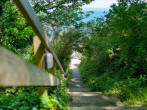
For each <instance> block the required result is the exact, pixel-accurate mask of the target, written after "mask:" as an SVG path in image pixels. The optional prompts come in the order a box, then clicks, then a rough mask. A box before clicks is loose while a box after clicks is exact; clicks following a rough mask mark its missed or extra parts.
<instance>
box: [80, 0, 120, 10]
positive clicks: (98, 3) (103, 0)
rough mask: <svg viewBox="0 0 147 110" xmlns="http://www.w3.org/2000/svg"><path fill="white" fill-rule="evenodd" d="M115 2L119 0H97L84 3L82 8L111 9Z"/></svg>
mask: <svg viewBox="0 0 147 110" xmlns="http://www.w3.org/2000/svg"><path fill="white" fill-rule="evenodd" d="M113 3H117V0H95V1H93V2H91V3H90V4H88V5H84V6H83V7H82V8H101V9H109V8H110V5H111V4H113Z"/></svg>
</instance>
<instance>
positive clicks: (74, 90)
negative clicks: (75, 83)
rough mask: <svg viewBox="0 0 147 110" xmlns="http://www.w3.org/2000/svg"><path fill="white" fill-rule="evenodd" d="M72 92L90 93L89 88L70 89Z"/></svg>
mask: <svg viewBox="0 0 147 110" xmlns="http://www.w3.org/2000/svg"><path fill="white" fill-rule="evenodd" d="M69 91H70V92H90V91H91V90H90V89H89V88H85V87H69Z"/></svg>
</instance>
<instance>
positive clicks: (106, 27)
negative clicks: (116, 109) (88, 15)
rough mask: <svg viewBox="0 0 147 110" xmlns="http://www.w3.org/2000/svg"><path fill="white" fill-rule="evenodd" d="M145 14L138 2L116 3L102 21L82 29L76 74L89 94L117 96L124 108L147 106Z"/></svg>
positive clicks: (138, 0) (143, 7)
mask: <svg viewBox="0 0 147 110" xmlns="http://www.w3.org/2000/svg"><path fill="white" fill-rule="evenodd" d="M145 10H146V3H145V2H143V1H141V0H133V1H131V0H125V1H123V0H120V2H119V3H118V5H115V4H113V5H112V6H111V9H110V10H109V12H108V14H107V15H105V17H104V18H96V19H95V20H93V21H90V22H89V23H87V24H86V25H85V26H86V28H84V29H85V31H84V33H85V39H84V42H83V58H82V62H81V65H80V71H81V75H82V77H83V79H84V81H85V83H86V84H87V85H88V86H89V87H91V88H92V90H94V91H103V92H104V93H105V94H107V95H118V96H119V97H120V98H121V99H122V101H124V102H126V104H137V105H138V104H139V103H140V105H146V104H147V101H146V97H147V94H146V93H145V91H146V90H147V88H146V87H145V85H146V84H147V60H146V54H147V53H146V52H147V39H146V37H145V36H147V33H146V30H145V27H147V16H146V11H145ZM86 32H88V33H86ZM89 32H90V34H89Z"/></svg>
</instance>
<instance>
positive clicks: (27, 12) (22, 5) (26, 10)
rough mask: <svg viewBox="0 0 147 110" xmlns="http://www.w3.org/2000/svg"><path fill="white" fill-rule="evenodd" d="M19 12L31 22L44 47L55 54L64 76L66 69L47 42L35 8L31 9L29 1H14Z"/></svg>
mask: <svg viewBox="0 0 147 110" xmlns="http://www.w3.org/2000/svg"><path fill="white" fill-rule="evenodd" d="M13 1H14V2H15V4H16V5H17V7H18V8H19V10H20V11H21V12H22V14H23V16H24V17H25V18H26V20H27V21H28V22H29V24H30V25H31V26H32V28H33V30H34V31H35V33H36V34H37V35H38V37H39V39H40V40H41V42H42V44H43V45H44V47H45V48H46V49H47V50H48V51H49V52H51V53H52V54H53V57H54V59H55V62H56V63H57V65H58V67H59V68H60V70H61V72H62V74H64V73H65V72H64V69H63V68H62V66H61V63H60V61H59V60H58V58H57V56H56V54H55V52H54V50H53V49H52V47H51V45H50V44H49V43H48V41H46V34H45V32H44V30H43V28H42V25H41V23H40V21H39V19H38V17H37V16H36V14H35V12H34V11H33V8H32V7H31V5H30V3H29V2H28V1H27V0H13Z"/></svg>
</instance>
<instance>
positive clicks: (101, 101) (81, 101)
mask: <svg viewBox="0 0 147 110" xmlns="http://www.w3.org/2000/svg"><path fill="white" fill-rule="evenodd" d="M72 99H73V100H72V101H71V102H69V105H70V106H72V107H73V106H79V107H81V106H122V104H121V102H120V100H119V99H117V98H116V97H108V96H101V95H99V96H73V97H72Z"/></svg>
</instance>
